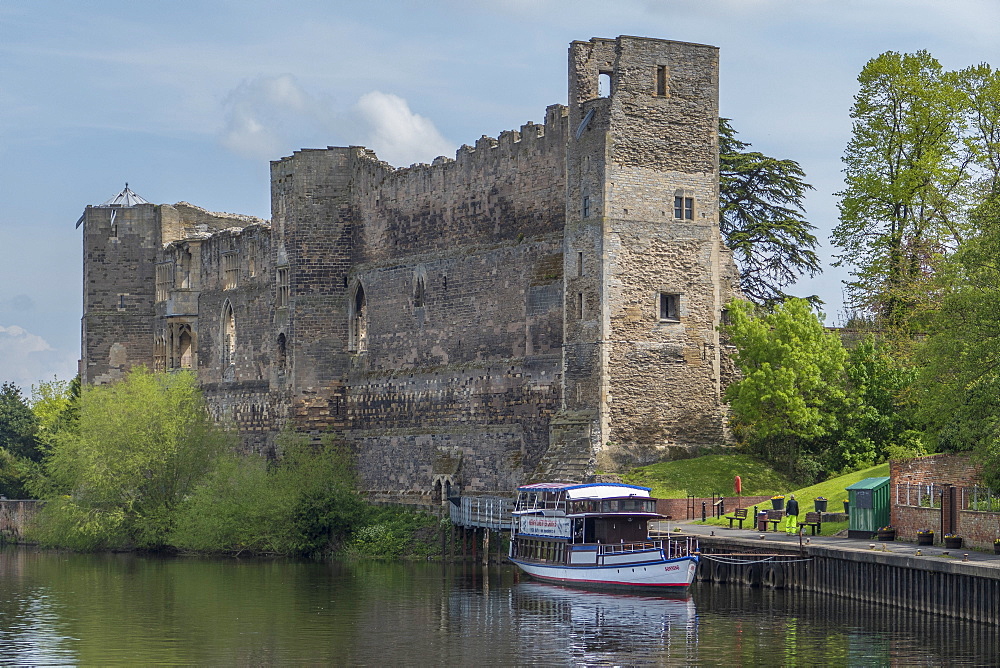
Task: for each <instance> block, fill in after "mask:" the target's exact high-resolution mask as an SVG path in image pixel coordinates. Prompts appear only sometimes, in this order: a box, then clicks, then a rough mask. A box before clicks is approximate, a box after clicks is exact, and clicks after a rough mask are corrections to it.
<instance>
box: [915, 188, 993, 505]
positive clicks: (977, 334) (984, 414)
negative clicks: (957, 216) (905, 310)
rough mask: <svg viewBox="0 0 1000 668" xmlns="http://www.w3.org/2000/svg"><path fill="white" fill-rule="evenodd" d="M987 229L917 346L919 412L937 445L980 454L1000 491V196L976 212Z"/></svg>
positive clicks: (958, 258)
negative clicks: (998, 326) (999, 319)
mask: <svg viewBox="0 0 1000 668" xmlns="http://www.w3.org/2000/svg"><path fill="white" fill-rule="evenodd" d="M972 220H973V222H974V223H975V224H976V225H977V227H979V228H980V230H981V232H980V233H979V234H978V235H976V236H975V237H972V238H970V239H968V240H966V241H965V242H964V243H963V244H962V245H961V247H960V248H959V249H958V251H957V252H956V253H955V255H954V257H952V258H951V259H950V262H949V264H948V265H947V268H949V269H950V270H951V271H950V272H949V279H950V280H949V281H947V283H946V284H945V289H944V290H943V297H942V298H941V303H940V307H939V308H938V310H937V311H936V312H935V313H934V314H933V317H932V318H930V320H929V327H928V336H927V338H926V341H925V343H924V345H923V346H922V347H921V348H920V349H919V350H918V357H917V359H918V360H919V361H920V362H921V366H920V372H919V378H918V382H917V383H916V384H915V385H914V388H915V391H916V396H917V398H918V406H919V412H918V415H919V417H920V418H921V419H922V421H923V424H924V425H925V429H926V432H927V434H928V436H929V437H930V439H931V442H932V444H933V445H935V446H936V448H937V449H939V450H946V451H963V450H971V451H975V452H977V453H978V454H979V455H980V456H982V457H983V458H984V459H985V460H986V461H988V462H990V463H991V464H992V465H991V466H988V467H986V469H985V474H986V478H987V480H988V481H989V482H990V483H991V484H992V485H993V486H995V487H996V488H997V489H1000V466H998V465H1000V329H998V328H997V314H998V313H1000V196H996V197H993V198H991V199H989V200H987V201H986V202H985V203H984V204H983V205H982V206H980V207H979V209H978V210H977V211H976V213H975V214H974V215H973V217H972Z"/></svg>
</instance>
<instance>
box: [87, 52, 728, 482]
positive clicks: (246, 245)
mask: <svg viewBox="0 0 1000 668" xmlns="http://www.w3.org/2000/svg"><path fill="white" fill-rule="evenodd" d="M717 58H718V52H717V50H716V49H715V48H714V47H708V46H703V45H695V44H685V43H680V42H668V41H663V40H651V39H642V38H635V37H619V38H617V39H593V40H590V41H588V42H575V43H573V44H572V45H571V47H570V72H569V74H570V97H569V102H570V104H569V106H568V107H564V106H561V105H553V106H551V107H549V108H548V109H547V110H546V114H545V120H544V123H543V124H541V125H535V124H532V123H528V124H527V125H524V126H522V127H521V128H520V130H519V131H508V132H504V133H501V135H500V136H499V137H498V138H496V139H493V138H490V137H485V136H484V137H482V138H481V139H480V140H478V141H477V142H476V143H475V146H463V147H462V148H461V149H459V151H458V153H457V155H456V157H455V159H454V160H452V159H450V158H444V157H440V158H437V159H436V160H435V161H434V163H433V164H432V165H414V166H411V167H409V168H403V169H397V168H394V167H392V166H390V165H388V164H386V163H384V162H381V161H379V160H378V158H377V157H376V156H375V154H374V153H373V152H372V151H370V150H368V149H365V148H363V147H331V148H327V149H319V150H314V149H307V150H302V151H297V152H296V153H295V154H294V155H292V156H290V157H287V158H283V159H281V160H278V161H275V162H273V163H272V165H271V196H272V219H271V221H270V222H266V221H259V220H256V219H251V218H249V217H246V216H233V215H231V214H212V213H209V212H206V211H203V210H201V209H198V208H197V207H193V206H191V205H188V204H184V203H181V204H178V205H174V206H167V205H161V206H154V205H151V204H138V205H134V206H125V207H114V206H111V205H109V206H96V207H87V210H86V212H85V214H84V219H83V220H84V274H85V286H86V287H85V298H84V318H83V359H82V362H81V369H82V373H83V376H84V380H85V381H86V382H90V383H101V382H109V381H113V380H116V379H118V378H120V377H121V376H122V374H123V373H124V372H125V371H127V370H128V368H130V367H131V366H133V365H136V364H146V365H147V366H153V367H156V368H161V369H176V368H192V369H195V370H196V371H197V373H198V375H199V378H200V379H201V381H202V383H203V387H204V388H205V391H206V396H207V397H208V400H209V403H210V406H211V408H212V410H213V412H214V414H215V415H216V416H217V417H218V419H220V420H224V421H230V422H232V423H234V424H235V425H237V426H238V427H239V428H240V430H241V431H242V432H243V433H244V434H245V441H246V444H247V446H248V448H250V449H254V450H258V451H268V450H269V449H270V448H272V447H273V442H274V440H273V439H274V435H275V433H276V431H277V430H278V429H279V428H281V427H282V426H283V425H284V424H286V423H287V422H289V421H290V422H291V424H292V425H294V426H295V427H296V428H298V429H301V430H307V431H313V432H318V431H324V430H333V431H335V432H337V433H339V434H341V435H342V436H343V437H344V438H346V439H347V440H348V441H349V442H350V443H351V444H352V445H353V446H354V447H355V449H356V452H357V455H358V463H359V471H360V474H361V477H362V480H363V481H364V484H365V486H366V488H367V489H368V491H369V492H370V493H371V494H373V495H376V496H380V497H383V498H386V499H394V500H404V501H407V500H408V501H419V500H421V499H425V498H426V497H427V495H428V494H436V495H442V494H448V493H455V492H458V491H459V490H461V491H466V492H479V493H482V492H508V491H510V490H511V489H512V488H513V487H514V486H516V485H517V484H519V483H522V482H524V481H525V480H528V479H531V478H544V477H550V478H564V479H572V478H580V477H583V476H586V475H588V474H590V473H592V472H593V469H594V466H595V464H597V463H600V465H602V466H604V467H608V468H613V467H614V466H616V465H619V464H622V463H627V462H634V461H646V460H650V459H654V458H656V457H658V456H661V455H662V452H663V449H664V448H668V447H671V446H681V447H686V446H691V445H699V444H715V443H719V442H723V441H724V440H725V439H726V434H725V429H724V419H723V418H724V411H723V407H722V405H721V403H720V396H721V389H722V387H723V385H724V383H725V382H726V378H725V369H726V368H727V367H726V365H725V363H724V360H723V358H722V352H721V348H720V346H719V341H718V334H717V332H716V326H717V325H718V323H719V320H720V317H721V313H722V308H723V304H724V303H725V302H726V301H727V300H728V299H729V298H730V297H732V296H733V295H734V294H735V287H734V286H735V284H736V271H735V267H734V266H733V263H732V260H731V257H730V255H729V254H728V253H727V252H726V250H725V248H724V246H723V245H722V243H721V240H720V237H719V229H718V166H717V163H718V148H717V123H718V60H717ZM601 75H607V76H608V77H609V79H610V81H611V91H610V94H609V95H608V96H606V97H599V96H598V79H599V77H600V76H601ZM112 214H114V215H115V217H116V221H117V224H118V228H117V230H115V233H116V235H117V236H112V235H111V232H112V230H111V227H110V225H111V224H110V219H111V216H112ZM126 222H127V225H126V224H125V223H126ZM123 225H124V227H123ZM123 296H124V301H123ZM438 498H440V496H439V497H438Z"/></svg>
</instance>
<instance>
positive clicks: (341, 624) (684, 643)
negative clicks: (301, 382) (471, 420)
mask: <svg viewBox="0 0 1000 668" xmlns="http://www.w3.org/2000/svg"><path fill="white" fill-rule="evenodd" d="M998 644H1000V634H998V632H997V629H996V628H995V627H990V626H987V625H981V624H974V623H963V622H957V621H953V620H949V619H946V618H941V617H935V616H931V615H923V614H916V613H910V612H907V611H905V610H897V609H891V608H882V607H876V606H869V605H863V604H858V603H853V602H850V601H847V600H844V599H840V598H836V597H830V596H823V595H818V594H809V593H804V592H790V591H772V590H761V589H749V588H746V587H744V586H742V585H736V584H721V585H720V584H712V583H703V584H698V585H696V586H695V587H694V588H693V590H692V591H691V595H690V597H689V598H686V599H683V600H680V599H664V598H654V597H644V596H628V595H621V594H607V593H592V592H583V591H576V590H573V589H567V588H561V587H554V586H550V585H543V584H538V583H534V582H531V581H528V580H525V579H523V578H519V577H518V576H517V573H516V572H515V571H514V570H512V569H511V568H508V567H500V568H498V567H496V566H493V567H490V568H489V569H485V568H483V567H481V566H473V565H471V564H459V565H447V566H446V565H442V564H437V563H416V564H395V563H389V564H384V563H362V564H317V563H303V562H295V561H285V560H254V559H251V560H233V559H229V560H222V559H195V558H156V557H146V556H138V555H78V554H64V553H58V552H44V551H36V550H31V549H26V548H7V549H4V550H2V551H0V664H3V665H11V664H16V665H60V664H61V665H71V664H80V665H138V664H143V665H153V664H170V665H240V666H256V665H262V666H270V665H281V666H287V665H299V664H308V665H369V666H394V665H400V666H422V665H446V666H508V665H664V666H674V665H677V666H683V665H695V666H707V665H727V666H732V665H743V666H757V665H761V666H775V665H786V666H788V665H810V666H812V665H831V666H863V665H873V666H875V665H912V664H920V665H944V664H948V665H963V664H964V665H998V664H1000V649H998Z"/></svg>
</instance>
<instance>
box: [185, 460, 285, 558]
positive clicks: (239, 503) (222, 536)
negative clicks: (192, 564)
mask: <svg viewBox="0 0 1000 668" xmlns="http://www.w3.org/2000/svg"><path fill="white" fill-rule="evenodd" d="M290 492H291V490H288V489H285V488H280V489H279V488H278V486H277V485H275V484H274V480H273V476H271V475H269V472H268V467H267V462H266V461H265V460H264V459H262V458H260V457H253V456H250V457H244V456H241V455H237V454H227V455H225V456H223V457H220V458H219V460H218V462H217V464H216V468H215V469H214V470H213V471H212V472H211V473H209V474H208V476H206V478H205V480H204V481H203V482H202V483H201V484H199V485H198V486H197V487H196V488H195V489H194V490H193V491H192V493H191V495H190V496H189V497H188V498H187V499H185V500H184V502H183V503H182V504H181V505H180V507H178V509H177V520H176V522H175V524H174V527H173V530H172V531H171V533H170V537H169V543H170V545H171V546H172V547H175V548H177V549H180V550H184V551H191V552H215V553H235V554H239V553H241V552H244V551H247V552H252V553H259V554H287V553H289V552H290V551H291V545H292V544H293V543H294V532H293V530H292V527H291V525H290V523H289V522H288V518H289V516H290V515H291V508H292V505H293V503H294V496H293V494H291V493H290Z"/></svg>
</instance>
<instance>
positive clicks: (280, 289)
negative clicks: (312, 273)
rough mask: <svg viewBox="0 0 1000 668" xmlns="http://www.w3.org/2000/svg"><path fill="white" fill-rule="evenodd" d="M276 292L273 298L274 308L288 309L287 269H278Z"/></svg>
mask: <svg viewBox="0 0 1000 668" xmlns="http://www.w3.org/2000/svg"><path fill="white" fill-rule="evenodd" d="M277 273H278V280H277V286H276V288H277V292H276V294H275V298H274V306H275V308H287V307H288V268H287V267H286V268H283V269H278V272H277Z"/></svg>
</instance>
